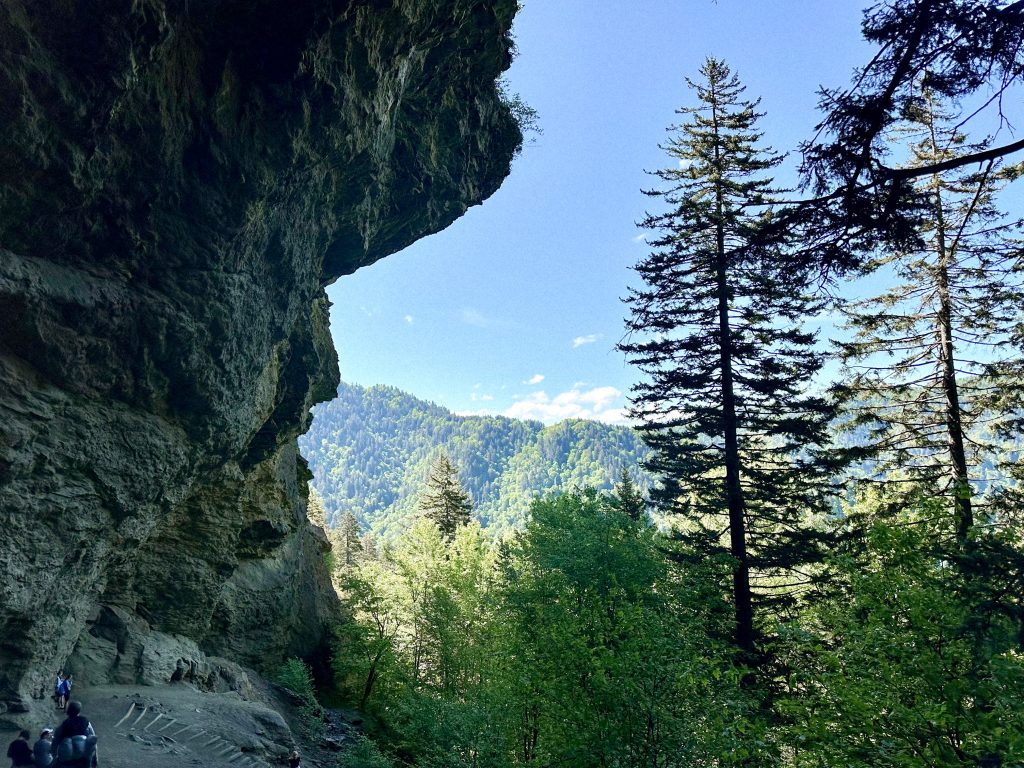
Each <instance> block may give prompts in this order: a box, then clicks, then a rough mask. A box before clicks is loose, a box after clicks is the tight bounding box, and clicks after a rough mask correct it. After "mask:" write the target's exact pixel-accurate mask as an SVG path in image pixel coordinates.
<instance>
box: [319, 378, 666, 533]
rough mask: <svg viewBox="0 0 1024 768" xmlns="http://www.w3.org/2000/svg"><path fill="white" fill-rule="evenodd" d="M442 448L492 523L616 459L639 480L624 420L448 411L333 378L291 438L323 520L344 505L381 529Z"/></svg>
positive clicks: (597, 482)
mask: <svg viewBox="0 0 1024 768" xmlns="http://www.w3.org/2000/svg"><path fill="white" fill-rule="evenodd" d="M442 447H443V448H445V449H447V450H448V452H449V454H450V455H451V457H452V458H453V459H454V460H455V462H456V464H457V465H458V467H459V469H460V474H459V479H460V480H461V482H462V484H463V486H465V488H466V489H467V490H468V491H469V492H470V494H471V495H472V497H473V503H474V515H475V516H476V517H477V518H478V519H479V520H480V522H481V524H482V525H484V526H485V527H487V528H489V529H491V530H492V531H501V530H504V529H505V528H508V527H510V526H517V525H520V524H521V523H522V521H523V519H524V517H525V515H526V511H527V509H528V508H529V506H530V502H531V500H532V499H533V498H534V497H535V496H536V495H538V494H541V493H549V492H552V491H562V490H570V489H572V488H574V487H577V486H579V487H582V486H593V487H595V488H598V489H610V488H611V487H612V486H613V485H614V483H615V482H616V480H617V479H618V477H619V474H620V472H621V470H622V469H623V468H625V469H628V470H629V471H630V472H631V473H633V476H634V479H636V480H637V482H638V483H639V484H640V485H641V486H647V485H649V477H648V476H647V475H646V474H644V473H642V472H641V471H640V469H639V466H638V465H639V462H640V459H641V458H642V457H643V456H644V455H645V452H646V451H645V448H644V447H643V444H642V443H641V442H640V440H639V439H638V438H637V437H636V436H635V435H634V433H633V431H632V430H630V429H628V428H626V427H617V426H612V425H608V424H601V423H598V422H593V421H583V420H567V421H563V422H561V423H560V424H556V425H554V426H550V427H546V426H544V425H543V424H542V423H540V422H537V421H519V420H516V419H509V418H505V417H503V416H456V415H455V414H453V413H452V412H451V411H448V410H447V409H445V408H442V407H440V406H438V405H435V404H434V403H429V402H426V401H424V400H419V399H417V398H415V397H413V396H412V395H409V394H407V393H405V392H402V391H401V390H398V389H395V388H394V387H386V386H375V387H370V388H366V387H361V386H358V385H354V384H344V383H343V384H341V385H340V386H339V387H338V397H337V399H336V400H333V401H331V402H329V403H323V404H321V405H319V406H317V407H316V408H314V410H313V424H312V426H311V427H310V429H309V432H307V433H306V434H305V435H304V436H303V437H302V438H300V440H299V448H300V449H301V451H302V455H303V456H305V457H306V460H307V461H308V462H309V468H310V470H311V471H312V472H313V486H314V487H315V488H316V489H317V490H318V491H320V493H321V494H322V496H323V498H324V506H325V507H326V509H327V516H328V520H329V521H330V523H331V524H332V525H333V524H336V522H337V521H338V520H339V519H340V518H341V516H342V515H343V514H344V513H345V512H349V511H351V512H352V513H353V514H354V515H355V516H356V518H357V519H358V520H359V522H360V523H361V524H362V525H363V526H364V527H365V528H367V529H370V530H373V531H374V532H376V533H378V534H379V535H382V536H384V537H389V536H394V535H395V534H396V533H399V532H400V531H402V530H404V529H405V528H406V527H407V526H408V524H409V522H410V520H411V518H412V517H413V513H414V512H415V509H416V502H417V497H418V495H419V494H420V492H421V491H422V489H423V487H424V484H425V483H426V480H427V475H428V472H429V469H430V464H431V461H432V460H433V458H434V456H435V454H436V453H437V452H438V451H439V450H440V449H441V448H442Z"/></svg>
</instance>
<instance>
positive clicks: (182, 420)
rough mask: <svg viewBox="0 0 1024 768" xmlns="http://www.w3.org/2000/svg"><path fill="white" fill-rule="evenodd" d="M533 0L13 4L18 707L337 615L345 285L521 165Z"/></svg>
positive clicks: (0, 166)
mask: <svg viewBox="0 0 1024 768" xmlns="http://www.w3.org/2000/svg"><path fill="white" fill-rule="evenodd" d="M515 6H516V4H515V2H514V0H374V1H370V0H364V1H362V2H357V1H355V0H352V1H350V2H343V1H341V0H337V1H333V2H332V1H331V0H244V2H243V1H242V0H198V1H197V0H190V1H189V0H98V1H97V2H90V3H66V2H62V1H61V0H5V2H4V3H2V4H0V128H2V130H0V136H2V140H0V536H2V539H0V574H2V578H0V583H2V587H0V589H2V592H0V713H2V712H3V711H7V710H10V711H14V712H17V711H21V710H23V709H24V708H25V707H26V706H28V705H29V704H30V703H31V701H32V699H39V698H41V697H44V696H46V695H48V693H49V688H50V685H51V678H52V675H53V673H54V672H55V671H56V669H58V668H59V667H61V666H63V665H65V663H67V664H68V665H69V666H71V667H72V668H79V671H80V674H81V673H85V670H86V669H88V673H87V674H91V675H93V676H94V677H96V678H107V679H109V680H110V681H116V682H118V683H126V682H130V681H135V682H160V681H161V680H163V679H164V678H165V677H167V676H168V675H170V677H171V678H174V676H175V675H176V674H177V675H182V674H186V673H189V674H193V676H194V677H195V678H196V680H197V681H199V680H200V678H202V676H203V675H207V677H209V676H210V675H213V677H214V678H216V677H217V675H219V674H220V671H219V670H223V669H228V672H227V673H226V674H228V675H229V676H230V674H231V673H230V669H229V665H230V663H234V662H238V663H243V664H247V665H253V666H256V667H266V666H268V665H272V664H276V663H277V661H278V660H280V659H281V658H282V657H283V656H286V655H291V654H298V655H304V654H309V653H311V652H313V650H314V649H315V647H316V646H317V645H318V644H319V643H320V642H321V641H322V639H323V627H324V624H325V622H326V621H327V620H328V619H329V617H330V614H331V611H332V609H333V608H332V607H333V602H332V601H333V593H332V592H331V590H330V586H329V580H328V578H327V574H326V572H325V569H324V557H323V555H324V550H325V539H324V537H323V534H322V532H321V531H319V529H316V528H313V527H312V526H310V525H309V524H308V523H307V521H306V517H305V499H304V494H305V485H306V481H307V478H308V473H307V470H306V467H305V464H304V463H303V461H302V460H301V458H300V457H299V456H298V453H297V451H296V447H295V438H296V436H297V435H298V434H300V433H301V432H302V431H303V430H304V429H305V428H306V426H307V418H308V411H309V407H310V406H311V405H312V404H313V403H314V402H317V401H319V400H323V399H327V398H329V397H331V396H332V395H333V392H334V389H335V387H336V384H337V378H338V374H337V360H336V356H335V353H334V350H333V348H332V345H331V341H330V337H329V333H328V315H327V301H326V297H325V294H324V290H323V288H324V286H325V285H326V284H327V283H329V282H330V281H332V280H334V279H336V278H338V277H339V276H341V275H344V274H347V273H350V272H352V271H354V270H355V269H357V268H359V267H360V266H363V265H366V264H369V263H371V262H373V261H375V260H377V259H379V258H381V257H383V256H386V255H388V254H390V253H392V252H394V251H396V250H398V249H400V248H402V247H404V246H405V245H407V244H408V243H410V242H412V241H413V240H415V239H417V238H419V237H422V236H424V235H426V234H428V233H431V232H434V231H437V230H439V229H441V228H443V227H445V226H447V225H448V224H449V223H451V222H452V221H453V220H454V219H455V218H457V217H458V216H459V215H461V214H462V213H463V212H464V211H465V209H466V208H467V207H468V206H470V205H473V204H475V203H478V202H480V201H481V200H483V199H484V198H486V197H487V196H488V195H489V194H491V193H492V192H493V191H494V190H495V189H496V188H497V186H498V185H499V184H500V183H501V181H502V179H503V178H504V177H505V176H506V175H507V173H508V169H509V163H510V159H511V156H512V154H513V153H514V151H515V149H516V148H517V146H518V144H519V142H520V141H521V136H520V133H519V130H518V129H517V127H516V125H515V123H514V121H513V119H512V117H511V115H510V114H509V111H508V109H507V108H506V106H505V105H504V104H503V102H502V100H501V97H500V94H499V92H498V89H497V87H496V85H495V80H496V78H497V77H498V76H499V75H500V73H501V72H502V71H503V70H504V69H505V68H506V67H507V66H508V63H509V61H510V55H509V48H510V42H509V38H508V30H509V27H510V25H511V21H512V16H513V14H514V12H515ZM147 638H148V639H147ZM76 649H77V650H76ZM174 656H177V657H178V658H171V657H174ZM208 656H216V657H225V658H226V659H230V660H231V662H225V664H220V663H219V662H216V661H214V662H210V661H208V660H206V658H205V657H208ZM203 665H207V666H205V667H204V666H203ZM188 670H192V672H188ZM94 682H97V683H98V682H100V680H99V679H97V680H95V681H94Z"/></svg>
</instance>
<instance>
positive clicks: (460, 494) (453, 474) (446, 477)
mask: <svg viewBox="0 0 1024 768" xmlns="http://www.w3.org/2000/svg"><path fill="white" fill-rule="evenodd" d="M419 509H420V512H422V513H423V514H424V515H426V516H427V517H429V518H430V519H431V520H433V521H434V522H435V523H437V527H438V528H440V529H441V533H442V534H443V535H444V536H445V538H446V539H448V541H451V540H452V539H454V538H455V531H456V530H457V529H458V527H459V526H460V525H465V524H466V523H468V522H469V518H470V515H471V514H472V512H473V500H472V499H471V498H470V495H469V492H468V491H466V489H465V488H463V487H462V483H460V482H459V470H458V467H456V466H455V462H453V461H452V459H451V456H449V455H448V451H446V450H444V449H443V448H442V449H441V451H440V452H439V453H438V455H437V458H436V459H434V463H433V465H432V466H431V467H430V475H429V476H428V477H427V485H426V488H424V490H423V493H421V494H420V498H419Z"/></svg>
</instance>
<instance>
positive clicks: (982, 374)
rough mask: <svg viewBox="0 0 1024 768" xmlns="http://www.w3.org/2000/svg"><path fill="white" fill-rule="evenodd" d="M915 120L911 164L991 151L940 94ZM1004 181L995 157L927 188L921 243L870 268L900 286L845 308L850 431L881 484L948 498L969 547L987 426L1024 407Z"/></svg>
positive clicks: (1018, 273) (1014, 237)
mask: <svg viewBox="0 0 1024 768" xmlns="http://www.w3.org/2000/svg"><path fill="white" fill-rule="evenodd" d="M908 116H909V118H910V119H909V120H908V121H907V124H906V126H905V128H904V130H903V131H902V132H903V133H905V134H906V135H907V138H908V143H909V149H910V152H911V158H912V159H911V162H910V163H909V165H910V166H911V167H926V168H935V167H941V164H942V163H944V162H945V161H947V160H949V159H951V158H953V157H956V156H958V155H959V154H962V153H964V152H975V153H977V152H982V151H984V145H975V146H970V145H968V144H967V142H966V139H965V137H964V136H963V135H962V134H961V133H960V131H959V129H958V128H957V127H956V126H955V125H954V124H955V123H957V122H958V120H959V118H958V117H957V116H952V115H948V114H944V113H943V111H942V109H941V107H940V106H939V105H937V104H936V101H935V94H934V92H933V91H932V90H930V89H924V90H923V92H919V98H918V102H917V106H916V108H915V109H913V110H909V111H908ZM1001 176H1002V174H1000V172H999V168H998V165H997V163H996V161H995V160H989V161H988V162H986V163H984V164H983V165H982V166H981V168H980V170H970V171H964V170H963V169H958V170H953V171H946V172H945V173H939V172H934V173H931V174H929V175H928V176H924V177H921V178H920V179H919V180H918V181H917V185H918V187H919V189H918V195H919V196H920V198H921V199H923V200H926V201H927V207H926V208H925V212H926V215H925V216H924V217H923V218H922V219H921V224H920V225H919V232H918V234H919V237H918V238H916V239H917V241H918V243H919V245H918V246H917V247H913V248H908V249H904V250H895V251H890V252H888V253H886V254H884V255H883V256H881V257H879V258H877V259H875V260H873V261H871V262H869V263H868V264H867V268H868V270H869V271H873V270H880V269H884V270H885V271H886V272H887V273H892V274H893V275H894V276H895V278H896V280H895V282H894V284H893V285H892V286H891V287H890V288H888V289H887V290H886V291H884V292H883V293H881V294H880V295H878V296H875V297H872V298H868V299H864V300H862V301H858V302H855V303H853V304H851V305H849V306H848V307H847V308H846V310H845V311H846V313H847V316H848V317H849V327H850V328H851V329H853V330H854V331H855V335H854V337H853V338H852V339H851V340H850V341H847V342H843V343H841V344H840V345H839V347H840V353H841V355H842V358H843V360H844V362H845V363H846V365H847V375H848V378H847V381H846V382H845V384H844V385H843V387H841V391H842V392H843V394H844V396H845V397H846V398H848V400H849V403H850V404H849V406H848V410H849V412H850V414H851V415H852V419H851V421H850V424H851V425H852V426H855V427H857V426H861V427H867V428H868V430H869V440H870V443H871V445H872V447H873V449H874V452H875V455H876V457H877V458H878V459H879V460H880V469H881V470H883V472H881V473H879V475H878V477H879V479H880V480H881V482H884V483H886V484H888V485H889V486H890V487H891V489H892V490H893V491H895V490H896V489H897V488H902V489H904V490H906V491H909V492H915V491H917V490H920V489H921V488H922V485H923V486H924V488H925V489H926V490H927V491H928V492H929V493H933V492H935V491H939V492H940V493H943V494H945V495H946V496H947V497H948V498H950V506H951V508H952V513H953V516H954V518H955V521H956V533H957V537H958V539H960V540H961V541H963V540H965V539H966V538H967V535H968V532H969V530H970V528H971V526H972V524H973V522H974V507H975V499H974V496H975V495H976V493H975V490H974V486H976V484H977V481H978V479H979V477H978V469H979V465H980V463H981V462H982V460H983V459H984V458H986V454H989V456H991V455H992V454H993V453H994V451H995V446H994V445H992V444H991V442H986V441H984V440H983V438H982V430H981V429H980V428H979V427H981V425H982V422H987V423H989V424H991V423H992V422H996V423H998V422H999V420H1000V419H1001V418H1002V419H1005V418H1006V417H1007V416H1010V415H1012V413H1013V412H1015V411H1017V410H1019V408H1020V406H1021V401H1020V396H1019V394H1020V393H1019V390H1020V387H1021V384H1020V377H1019V372H1020V369H1021V363H1022V359H1021V355H1020V352H1019V348H1018V345H1017V343H1015V340H1016V341H1018V342H1019V340H1020V339H1022V338H1024V318H1022V316H1021V314H1020V307H1021V306H1022V305H1024V248H1022V244H1021V242H1020V240H1019V226H1020V222H1011V221H1007V219H1006V217H1005V216H1004V215H1003V214H1002V213H1001V212H1000V211H999V210H998V208H997V206H996V204H995V195H996V193H997V192H998V190H999V189H1000V187H1001V186H1002V185H1003V184H1004V183H1005V181H1004V180H1003V179H1002V178H1001ZM894 471H896V472H898V475H899V476H894V474H892V473H893V472H894ZM908 495H910V494H909V493H905V494H901V496H903V497H906V496H908Z"/></svg>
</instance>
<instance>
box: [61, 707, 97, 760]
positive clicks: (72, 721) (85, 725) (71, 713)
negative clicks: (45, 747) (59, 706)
mask: <svg viewBox="0 0 1024 768" xmlns="http://www.w3.org/2000/svg"><path fill="white" fill-rule="evenodd" d="M67 713H68V717H67V719H66V720H65V721H64V722H63V723H61V724H60V725H59V726H57V732H56V733H55V734H53V747H52V751H53V754H54V756H56V757H58V758H60V746H61V743H62V742H64V741H66V740H68V739H71V738H73V737H74V736H85V737H86V738H87V739H88V742H87V745H88V746H87V750H86V752H85V754H84V755H82V756H81V757H76V758H74V759H72V760H68V759H67V758H64V759H58V761H57V764H58V765H77V766H83V767H84V768H97V766H98V765H99V761H98V759H97V757H96V731H94V730H93V727H92V723H90V722H89V718H87V717H86V716H85V715H83V714H82V702H80V701H69V702H68V709H67ZM90 737H91V738H90Z"/></svg>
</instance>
